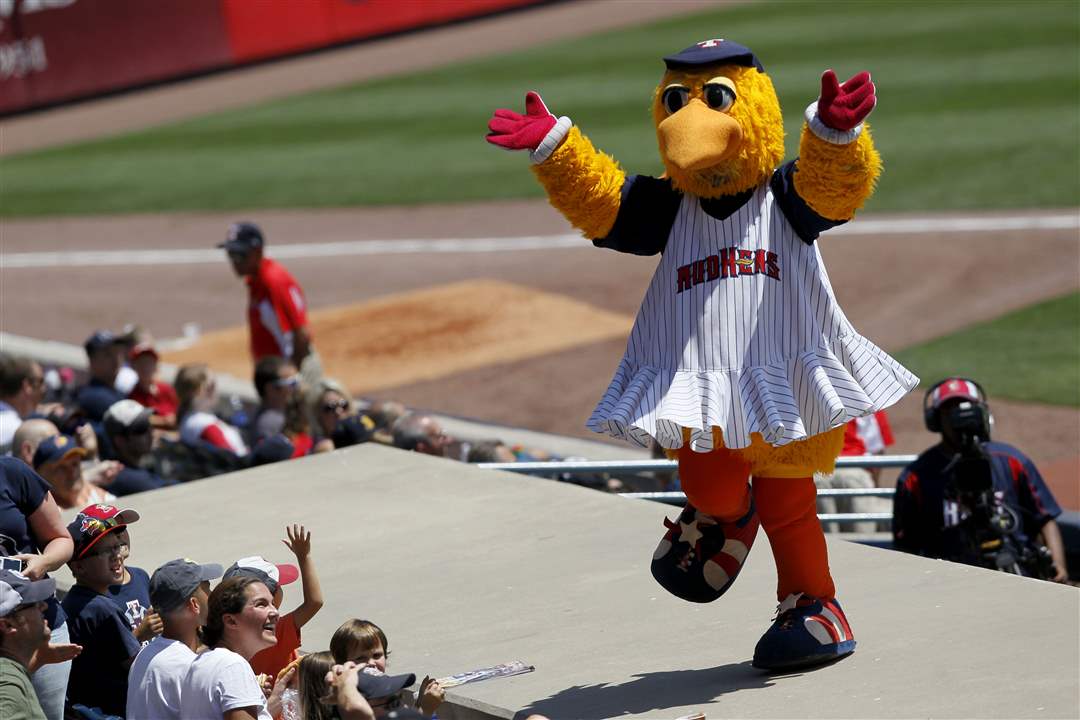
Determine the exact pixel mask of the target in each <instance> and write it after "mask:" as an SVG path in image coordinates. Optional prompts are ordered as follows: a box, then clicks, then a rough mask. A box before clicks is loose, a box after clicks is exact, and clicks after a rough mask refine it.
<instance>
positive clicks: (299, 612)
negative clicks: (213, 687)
mask: <svg viewBox="0 0 1080 720" xmlns="http://www.w3.org/2000/svg"><path fill="white" fill-rule="evenodd" d="M285 535H286V539H284V540H282V542H283V543H285V546H286V547H287V548H289V549H290V550H291V551H292V552H293V554H294V555H295V556H296V564H297V566H299V571H298V570H297V567H295V566H293V565H275V564H273V563H269V562H267V561H266V560H264V559H263V558H261V557H259V556H257V555H256V556H252V557H246V558H240V559H239V560H237V561H236V562H235V563H233V564H232V566H231V567H229V569H228V570H226V571H225V576H224V579H225V580H228V579H229V578H232V577H238V576H245V575H247V576H251V577H254V578H257V579H258V580H260V581H261V582H262V583H263V584H265V585H266V586H267V587H268V588H269V589H270V594H271V595H272V596H273V601H274V608H280V607H281V602H282V600H283V599H284V597H285V594H284V592H283V591H282V589H281V586H282V585H288V584H289V583H291V582H293V581H294V580H296V578H297V575H298V574H299V577H300V584H301V587H302V589H303V594H304V600H303V602H301V603H300V606H299V607H298V608H296V609H295V610H293V611H292V612H290V613H286V614H285V615H282V616H281V618H280V620H279V621H278V623H277V644H276V645H274V646H273V647H270V648H266V649H265V650H262V651H260V652H259V653H258V654H256V655H255V656H254V657H253V658H251V668H252V669H253V670H254V671H255V672H256V674H259V675H262V674H265V675H268V676H269V677H271V678H274V677H277V676H278V673H280V672H281V670H282V668H284V667H285V666H286V665H288V664H289V663H290V662H291V661H292V660H293V659H294V658H295V657H296V651H297V649H298V648H299V647H300V628H302V627H304V625H306V624H307V623H308V621H309V620H311V618H313V617H315V613H317V612H319V610H320V609H321V608H322V606H323V595H322V588H321V587H320V585H319V577H318V575H317V574H316V573H315V563H314V562H313V561H312V559H311V533H310V532H308V531H307V530H306V529H305V528H304V526H303V525H293V526H292V527H286V528H285Z"/></svg>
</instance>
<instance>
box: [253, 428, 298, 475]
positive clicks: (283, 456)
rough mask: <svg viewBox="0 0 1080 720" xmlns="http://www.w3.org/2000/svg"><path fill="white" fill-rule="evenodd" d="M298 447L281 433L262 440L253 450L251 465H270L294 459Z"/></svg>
mask: <svg viewBox="0 0 1080 720" xmlns="http://www.w3.org/2000/svg"><path fill="white" fill-rule="evenodd" d="M294 452H296V447H295V446H294V445H293V444H292V441H291V440H289V438H287V437H285V436H284V435H282V434H281V433H278V434H277V435H271V436H270V437H268V438H265V439H263V440H260V441H259V443H258V444H257V445H256V446H255V448H254V449H253V450H252V451H251V466H252V467H258V466H259V465H268V464H270V463H276V462H282V461H283V460H290V459H292V456H293V453H294Z"/></svg>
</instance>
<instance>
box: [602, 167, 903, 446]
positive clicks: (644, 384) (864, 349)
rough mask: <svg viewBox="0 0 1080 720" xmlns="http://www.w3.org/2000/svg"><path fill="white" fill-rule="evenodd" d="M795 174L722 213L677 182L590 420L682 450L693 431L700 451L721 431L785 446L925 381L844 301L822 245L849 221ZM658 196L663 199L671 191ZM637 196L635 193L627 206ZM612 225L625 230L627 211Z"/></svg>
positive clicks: (731, 439) (729, 440) (637, 243)
mask: <svg viewBox="0 0 1080 720" xmlns="http://www.w3.org/2000/svg"><path fill="white" fill-rule="evenodd" d="M785 172H787V173H788V174H787V175H784V173H785ZM787 178H790V166H788V167H785V168H783V169H781V170H780V171H778V172H777V175H776V176H774V180H773V182H772V183H770V184H769V185H763V186H761V187H759V188H757V189H756V190H753V191H752V192H750V193H747V194H745V195H744V196H742V197H740V198H739V199H740V200H742V199H743V198H745V201H744V202H742V203H741V204H738V205H737V207H728V208H724V209H723V211H724V212H729V213H730V214H727V215H726V216H723V217H718V216H717V215H718V214H722V213H718V212H717V211H716V208H714V207H710V208H709V209H710V211H711V212H706V210H705V209H704V208H703V204H704V203H711V202H713V201H704V203H703V201H702V200H701V199H700V198H698V197H696V196H693V195H682V194H679V193H676V192H675V191H673V190H670V189H668V190H666V192H667V193H673V194H674V195H675V196H677V197H678V204H677V206H676V205H675V202H674V200H673V199H672V198H671V197H670V195H668V196H666V199H662V200H661V202H667V203H670V207H671V208H672V209H673V211H674V212H673V217H672V219H671V223H670V230H669V231H668V233H667V237H666V239H665V240H663V241H662V243H661V245H660V246H659V247H657V250H662V252H663V256H662V258H661V260H660V263H659V265H658V266H657V269H656V273H655V275H654V276H653V279H652V283H651V285H650V286H649V288H648V290H647V291H646V294H645V298H644V300H643V301H642V304H641V309H640V310H639V312H638V316H637V320H636V321H635V323H634V328H633V330H632V331H631V333H630V338H629V341H628V342H627V348H626V353H625V355H624V356H623V360H622V362H621V363H620V364H619V367H618V369H617V370H616V372H615V377H614V379H613V380H612V382H611V384H610V386H609V387H608V389H607V392H605V393H604V396H603V398H602V399H601V401H600V403H599V404H598V405H597V407H596V410H595V411H594V412H593V415H592V417H591V418H590V419H589V421H588V423H587V424H588V427H589V428H590V429H592V430H595V431H597V432H604V433H607V434H610V435H612V436H614V437H618V438H623V439H627V440H630V441H632V442H635V443H637V444H639V445H642V446H647V445H648V444H649V443H650V442H651V440H652V439H654V438H655V439H656V440H657V442H659V443H660V445H661V446H663V447H666V448H677V447H681V446H682V444H683V431H682V430H683V428H688V429H690V430H691V438H690V445H691V448H692V449H694V450H697V451H702V452H705V451H708V450H711V449H712V443H713V438H712V432H711V428H712V427H714V426H715V427H718V428H720V429H721V430H722V431H723V434H724V442H725V445H727V446H728V447H730V448H743V447H747V446H749V445H750V443H751V437H750V434H751V433H755V432H756V433H760V434H761V435H762V437H763V438H764V440H765V441H766V442H767V443H769V444H771V445H774V446H781V445H786V444H787V443H790V442H792V441H795V440H801V439H805V438H807V437H810V436H813V435H817V434H819V433H823V432H826V431H828V430H830V429H832V428H834V427H838V426H840V425H843V424H844V423H846V422H848V421H849V420H852V419H854V418H857V417H861V416H864V415H868V414H871V413H874V412H876V411H877V410H880V409H882V408H884V407H888V406H889V405H891V404H893V403H895V402H896V401H897V400H899V399H900V398H901V397H903V395H904V394H905V393H907V391H908V390H910V389H911V388H913V387H915V385H916V384H917V383H918V379H917V378H916V377H915V376H914V375H912V374H911V373H910V372H908V371H907V370H906V369H904V368H903V367H902V366H901V365H900V364H899V363H897V362H896V361H895V360H893V359H892V358H891V357H890V356H889V355H888V354H886V353H885V352H884V351H883V350H881V349H880V348H878V347H877V346H875V345H874V344H873V343H871V342H870V341H869V340H867V339H865V338H863V337H862V336H861V335H859V334H858V333H857V332H856V331H855V329H854V328H853V327H852V326H851V323H850V322H849V321H848V319H847V317H846V316H845V315H844V313H843V311H842V310H841V309H840V307H839V305H838V304H837V302H836V298H835V296H834V294H833V290H832V286H831V285H830V283H829V278H828V275H827V273H826V272H825V266H824V264H823V262H822V258H821V254H820V252H819V251H818V247H817V245H816V244H815V243H814V242H813V239H814V238H816V236H817V231H818V230H821V229H827V228H828V227H830V226H832V225H835V224H838V223H832V222H829V221H827V220H824V219H822V218H817V220H816V221H814V220H813V218H814V217H816V216H813V214H812V211H809V210H808V208H806V206H805V205H803V204H801V200H799V199H798V198H797V196H796V197H792V195H793V189H792V188H791V185H790V183H788V182H785V179H787ZM628 182H636V179H631V180H630V181H628ZM656 182H657V181H652V183H656ZM666 187H667V188H670V186H666ZM649 193H650V194H652V195H654V196H655V195H658V194H659V196H660V197H661V198H664V197H665V195H664V193H665V190H664V189H663V188H659V193H658V189H657V188H656V187H655V186H654V189H653V190H651V191H649ZM639 194H640V193H639ZM632 198H633V191H632V189H631V190H630V191H629V192H626V191H624V203H625V202H626V201H627V200H629V199H632ZM732 205H735V203H733V204H732ZM631 212H633V211H632V210H631ZM620 213H622V210H620ZM807 213H809V215H807ZM808 217H809V218H811V219H810V221H807V218H808ZM652 218H653V219H652V222H654V223H655V222H657V220H656V213H654V214H653V215H652ZM789 218H794V220H795V222H796V223H797V224H798V225H799V229H798V231H797V230H796V227H795V225H793V222H792V220H790V219H789ZM815 223H816V224H815ZM614 231H618V232H622V230H620V226H619V221H618V220H617V221H616V227H615V228H614ZM618 232H616V234H618ZM807 238H809V239H807ZM609 240H610V238H609V239H605V240H602V241H597V244H598V245H606V246H609V247H615V248H616V249H622V250H626V251H629V252H638V253H640V254H646V253H644V252H641V251H642V250H644V249H648V248H647V245H648V243H645V242H642V240H643V238H642V237H641V236H640V235H639V236H637V238H636V240H634V241H632V242H629V243H627V240H626V238H625V237H623V238H620V239H618V240H617V241H615V242H609ZM628 244H629V245H632V246H633V247H632V248H629V249H628V248H627V245H628Z"/></svg>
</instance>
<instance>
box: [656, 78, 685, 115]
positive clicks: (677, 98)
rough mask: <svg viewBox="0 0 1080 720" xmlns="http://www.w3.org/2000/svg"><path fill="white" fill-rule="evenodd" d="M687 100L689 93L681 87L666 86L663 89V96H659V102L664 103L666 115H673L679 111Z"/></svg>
mask: <svg viewBox="0 0 1080 720" xmlns="http://www.w3.org/2000/svg"><path fill="white" fill-rule="evenodd" d="M689 99H690V91H689V90H688V89H686V88H684V87H683V86H682V85H668V86H667V87H666V88H664V94H663V95H661V96H660V101H661V102H662V103H664V109H665V110H667V113H668V115H674V114H675V113H676V112H678V111H679V110H681V109H682V107H683V106H684V105H686V103H687V101H688V100H689Z"/></svg>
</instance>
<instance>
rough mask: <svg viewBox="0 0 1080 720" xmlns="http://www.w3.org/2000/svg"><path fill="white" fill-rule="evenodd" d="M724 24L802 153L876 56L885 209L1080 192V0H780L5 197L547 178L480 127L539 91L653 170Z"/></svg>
mask: <svg viewBox="0 0 1080 720" xmlns="http://www.w3.org/2000/svg"><path fill="white" fill-rule="evenodd" d="M710 36H714V37H715V36H722V37H729V38H732V39H735V40H738V41H740V42H742V43H744V44H746V45H748V46H750V47H751V48H753V49H754V50H755V52H756V53H757V54H758V55H759V57H760V58H761V59H762V61H763V62H764V64H765V66H766V68H767V69H768V71H769V73H770V75H771V76H772V78H773V80H774V84H775V85H776V87H777V91H778V93H779V94H780V99H781V103H782V105H783V107H784V109H785V127H786V129H787V132H788V153H789V155H793V154H794V153H795V152H796V149H797V142H798V132H799V128H800V126H801V122H802V111H803V109H804V108H805V106H806V105H807V104H808V103H809V102H810V101H811V100H813V99H814V98H815V97H816V96H817V93H818V89H819V76H820V73H821V71H822V70H823V69H825V68H827V67H833V68H835V69H836V71H837V73H838V74H839V75H841V76H842V77H848V76H850V75H851V74H853V73H855V72H857V71H858V70H861V69H870V70H871V71H872V72H873V75H874V80H875V82H876V84H877V86H878V94H879V105H878V108H877V110H876V111H875V114H874V116H873V118H872V121H873V126H874V137H875V139H876V141H877V143H878V147H879V149H880V150H881V152H882V155H883V157H884V159H885V167H886V169H885V173H884V175H883V176H882V179H881V182H880V184H879V188H878V192H877V194H876V195H875V196H874V197H873V198H872V199H871V200H870V203H869V204H868V206H867V208H868V209H869V210H877V211H919V210H949V209H964V208H1029V207H1073V206H1075V205H1076V203H1077V198H1078V197H1080V4H1077V3H1076V2H1074V1H1073V0H1066V1H1050V0H1042V1H1037V0H1033V1H1031V2H1017V1H1010V2H995V1H990V2H955V1H953V2H948V1H943V2H872V1H870V0H867V1H865V2H836V3H817V2H813V3H811V2H774V3H757V4H747V5H740V6H735V7H732V8H727V9H722V10H716V11H712V12H708V13H704V14H700V15H695V16H688V17H679V18H674V19H671V20H668V21H664V22H659V23H653V24H650V25H646V26H640V27H635V28H631V29H625V30H620V31H616V32H608V33H603V34H599V35H595V36H592V37H589V38H584V39H575V40H571V41H564V42H559V43H554V44H551V45H547V46H544V47H539V48H533V49H529V50H524V51H521V52H517V53H512V54H508V55H503V56H500V57H497V58H487V59H483V60H476V61H470V62H465V63H458V64H455V65H453V66H449V67H443V68H439V69H436V70H431V71H426V72H421V73H415V74H410V75H403V76H399V77H390V78H383V79H380V80H376V81H372V82H366V83H362V84H357V85H352V86H348V87H344V88H335V89H332V90H324V91H319V92H313V93H308V94H305V95H301V96H294V97H290V98H287V99H283V100H277V101H273V102H267V103H263V104H259V105H256V106H253V107H248V108H244V109H241V110H235V111H230V112H224V113H219V114H215V115H210V116H205V117H200V118H197V119H193V120H189V121H185V122H180V123H176V124H172V125H168V126H164V127H159V128H154V129H150V130H146V131H142V132H136V133H131V134H127V135H123V136H120V137H116V138H112V139H107V140H102V141H95V142H86V143H81V144H76V145H71V146H67V147H60V148H54V149H47V150H43V151H39V152H34V153H28V154H24V155H20V156H14V157H7V158H3V159H2V160H0V215H4V216H20V215H55V214H72V213H112V212H157V211H171V210H193V211H198V210H226V209H239V208H273V207H330V206H351V205H379V204H415V203H430V202H456V201H476V200H489V199H500V198H517V197H539V196H540V195H541V190H540V188H539V186H538V185H537V184H536V182H535V180H534V179H533V178H532V176H531V173H529V172H528V171H527V169H526V163H527V161H526V160H525V158H524V157H523V156H522V155H521V154H512V153H506V152H503V151H501V150H497V149H495V148H493V147H490V146H489V145H487V143H485V142H484V140H483V135H484V132H485V128H486V124H487V120H488V118H489V117H490V114H491V112H492V110H493V109H494V108H496V107H514V108H518V109H520V107H521V105H522V103H523V97H524V94H525V91H526V90H528V89H538V90H540V91H542V93H543V95H544V98H545V99H546V100H547V102H548V104H549V106H550V107H551V108H552V109H553V111H554V112H556V113H557V114H566V115H569V116H571V117H572V118H573V119H574V121H575V122H576V123H577V124H578V125H579V126H580V127H581V128H582V129H583V130H584V132H586V134H588V135H589V136H590V137H591V138H592V139H593V141H594V142H595V143H596V144H597V146H598V147H601V148H603V149H604V150H606V151H608V152H610V153H612V154H613V155H614V156H615V157H616V158H618V159H619V160H620V162H621V163H622V164H623V166H624V167H626V168H627V169H628V170H629V171H631V172H637V173H648V174H657V173H659V172H660V170H661V165H660V162H659V159H658V157H657V151H656V138H655V133H654V130H653V128H652V123H651V119H650V117H649V109H648V106H649V99H650V95H651V92H652V89H653V87H654V85H655V83H656V82H657V80H658V79H659V77H660V74H661V72H662V63H661V61H660V58H661V57H662V56H663V55H665V54H668V53H671V52H674V51H677V50H679V49H681V48H683V47H686V46H688V45H690V44H691V43H693V42H695V41H698V40H701V39H703V38H706V37H710Z"/></svg>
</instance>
